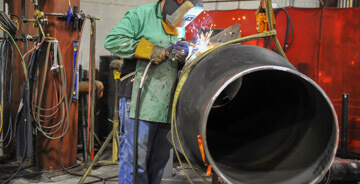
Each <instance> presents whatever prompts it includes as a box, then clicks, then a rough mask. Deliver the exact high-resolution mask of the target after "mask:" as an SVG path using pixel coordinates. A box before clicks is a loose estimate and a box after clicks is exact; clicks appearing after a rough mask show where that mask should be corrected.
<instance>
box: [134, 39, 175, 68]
mask: <svg viewBox="0 0 360 184" xmlns="http://www.w3.org/2000/svg"><path fill="white" fill-rule="evenodd" d="M169 55H170V53H169V52H168V51H167V50H166V49H165V48H164V47H160V46H157V45H154V44H152V43H151V42H149V41H148V40H146V39H145V38H141V40H140V42H139V44H138V46H137V47H136V49H135V58H138V59H148V60H150V62H152V63H154V64H159V63H161V62H162V61H165V60H166V59H167V58H168V57H169Z"/></svg>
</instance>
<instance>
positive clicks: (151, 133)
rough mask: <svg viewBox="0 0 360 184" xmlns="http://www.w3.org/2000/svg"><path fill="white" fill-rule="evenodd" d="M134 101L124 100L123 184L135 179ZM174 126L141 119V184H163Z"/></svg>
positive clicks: (139, 168) (129, 183) (139, 174)
mask: <svg viewBox="0 0 360 184" xmlns="http://www.w3.org/2000/svg"><path fill="white" fill-rule="evenodd" d="M130 102H131V101H130V99H127V98H121V99H120V103H119V104H120V107H119V116H120V121H121V124H120V125H121V127H120V128H121V131H120V132H121V133H120V140H119V142H120V145H119V152H120V169H119V184H131V183H132V177H133V174H132V173H133V156H134V154H133V146H134V141H133V140H134V124H135V120H134V119H132V118H130V117H129V115H130ZM169 131H170V124H168V123H157V122H149V121H141V120H139V133H138V173H137V175H136V183H138V184H147V183H149V184H160V182H161V178H162V175H163V172H164V167H165V165H166V163H167V161H168V159H169V153H170V148H171V144H170V143H169V142H168V141H167V139H166V135H167V134H168V133H169Z"/></svg>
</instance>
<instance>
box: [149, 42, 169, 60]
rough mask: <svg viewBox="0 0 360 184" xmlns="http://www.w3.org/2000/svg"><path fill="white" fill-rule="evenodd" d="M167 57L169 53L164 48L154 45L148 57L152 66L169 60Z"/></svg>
mask: <svg viewBox="0 0 360 184" xmlns="http://www.w3.org/2000/svg"><path fill="white" fill-rule="evenodd" d="M169 56H170V53H169V52H168V51H167V50H166V49H165V48H164V47H160V46H157V45H155V47H154V49H153V51H152V53H151V56H150V61H151V62H152V63H154V64H159V63H161V62H162V61H164V60H166V59H167V58H169Z"/></svg>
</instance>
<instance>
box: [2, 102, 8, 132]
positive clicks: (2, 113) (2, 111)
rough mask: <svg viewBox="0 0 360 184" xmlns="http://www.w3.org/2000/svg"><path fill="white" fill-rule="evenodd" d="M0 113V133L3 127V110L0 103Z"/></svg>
mask: <svg viewBox="0 0 360 184" xmlns="http://www.w3.org/2000/svg"><path fill="white" fill-rule="evenodd" d="M0 114H1V123H0V133H1V131H2V128H3V124H4V121H3V111H2V107H1V105H0ZM6 135H7V134H6Z"/></svg>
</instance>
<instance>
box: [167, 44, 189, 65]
mask: <svg viewBox="0 0 360 184" xmlns="http://www.w3.org/2000/svg"><path fill="white" fill-rule="evenodd" d="M189 45H190V44H189V42H186V41H179V42H177V43H176V44H175V45H174V46H173V49H172V51H171V53H172V54H174V55H175V59H176V60H178V61H185V59H186V57H187V56H188V55H189Z"/></svg>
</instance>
